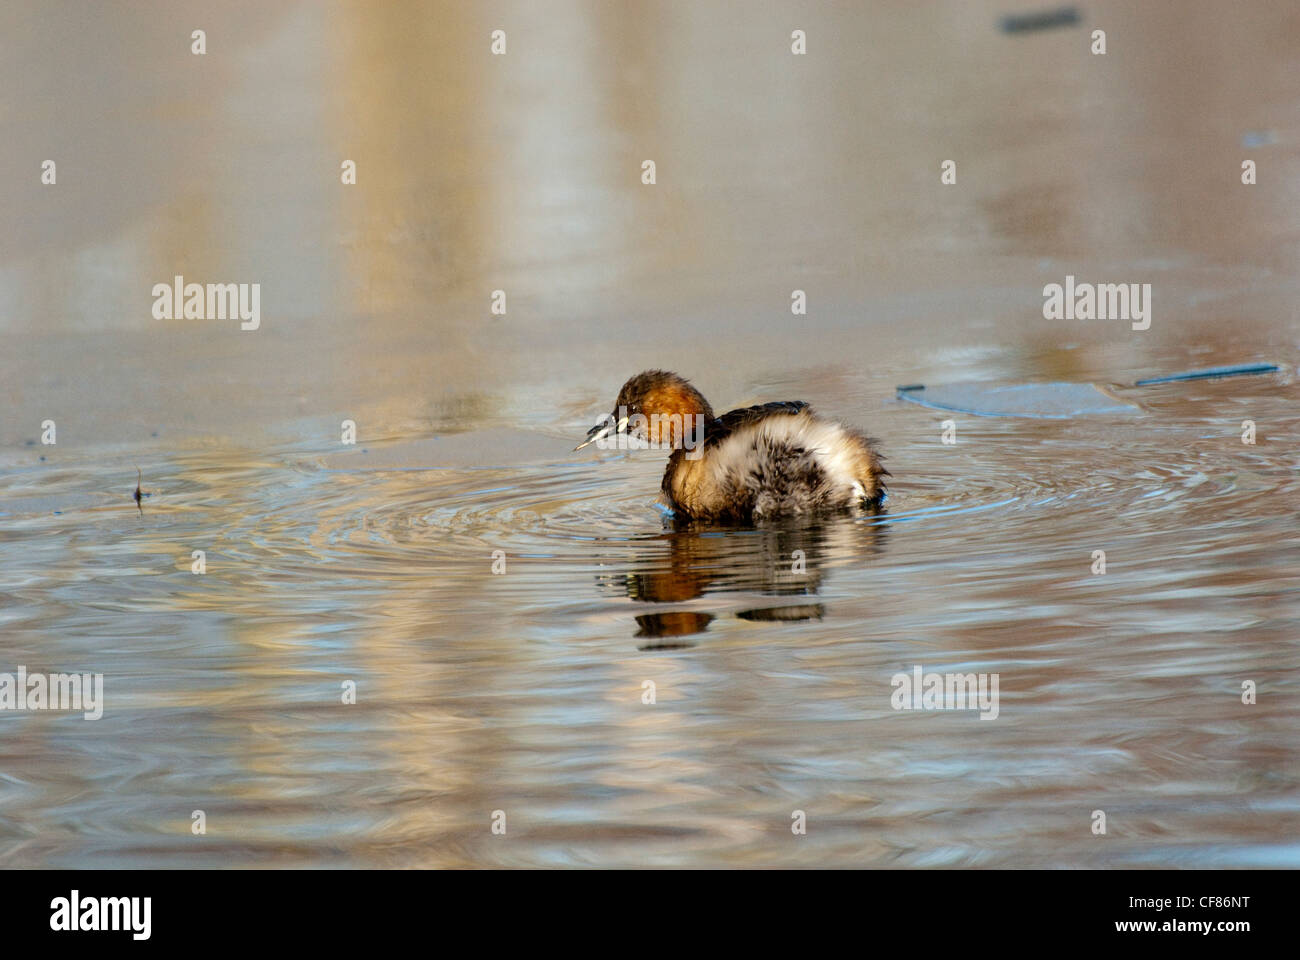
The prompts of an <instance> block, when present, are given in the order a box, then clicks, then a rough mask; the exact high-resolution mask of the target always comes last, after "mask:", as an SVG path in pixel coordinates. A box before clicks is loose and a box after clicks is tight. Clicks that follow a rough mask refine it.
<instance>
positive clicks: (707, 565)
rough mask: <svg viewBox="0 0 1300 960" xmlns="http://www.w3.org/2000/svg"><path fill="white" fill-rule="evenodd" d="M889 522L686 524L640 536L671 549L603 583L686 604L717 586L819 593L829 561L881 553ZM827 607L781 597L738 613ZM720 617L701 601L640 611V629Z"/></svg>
mask: <svg viewBox="0 0 1300 960" xmlns="http://www.w3.org/2000/svg"><path fill="white" fill-rule="evenodd" d="M887 530H888V528H887V527H885V526H884V525H881V524H876V523H865V522H863V521H862V520H861V519H858V518H853V517H841V518H834V519H823V520H820V521H808V520H805V521H802V522H800V521H784V522H782V523H780V524H772V525H764V526H761V527H756V528H752V529H748V530H737V529H734V528H731V529H727V528H716V527H710V526H707V525H701V524H687V525H680V526H679V528H678V529H676V530H674V531H672V532H669V533H665V534H664V535H662V536H661V537H656V538H654V540H653V541H641V543H643V544H644V543H646V542H657V541H662V542H664V543H666V545H667V553H666V555H664V554H659V555H653V556H651V555H644V554H643V555H642V556H641V557H639V558H638V560H637V561H636V562H635V563H634V565H633V566H632V567H631V568H630V569H628V570H627V571H626V572H625V573H623V574H621V575H604V576H601V577H598V578H597V584H598V585H599V586H600V587H602V588H603V589H605V590H607V591H611V592H614V591H617V592H618V593H619V594H622V595H626V596H627V597H629V598H630V599H632V600H635V601H638V602H641V603H650V604H685V603H687V602H689V601H691V600H695V599H696V598H699V597H702V596H705V595H706V594H713V593H758V594H763V595H766V596H771V597H786V598H792V597H812V596H815V595H816V594H817V591H818V590H819V589H820V587H821V584H822V580H823V576H824V572H823V571H824V568H825V566H826V564H827V562H828V561H836V560H843V561H845V562H848V561H852V560H861V559H862V558H863V557H865V556H870V555H871V554H873V553H878V552H879V551H880V550H881V549H882V547H883V543H884V538H885V537H886V536H887ZM824 613H825V609H824V607H823V606H822V605H821V604H820V603H793V604H792V603H777V604H772V605H767V606H757V607H754V608H752V609H746V610H741V611H738V612H736V613H735V616H736V617H738V618H739V619H742V620H750V621H763V620H767V621H793V620H820V619H821V618H822V616H823V615H824ZM714 619H716V614H714V613H710V612H707V611H702V610H698V609H684V610H683V609H676V610H666V611H663V612H658V611H656V612H653V613H643V614H639V615H637V617H636V622H637V626H638V628H639V629H638V632H637V636H638V637H670V636H682V635H684V634H691V633H701V632H703V631H704V630H706V629H708V626H709V624H710V623H712V621H713V620H714ZM654 646H655V647H656V648H662V647H663V646H665V645H663V644H656V645H654ZM643 649H644V648H643Z"/></svg>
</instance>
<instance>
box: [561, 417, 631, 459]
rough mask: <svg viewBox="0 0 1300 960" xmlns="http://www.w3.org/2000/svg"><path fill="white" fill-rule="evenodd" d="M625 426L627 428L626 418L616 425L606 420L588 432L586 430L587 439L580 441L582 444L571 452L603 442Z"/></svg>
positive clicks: (611, 420) (610, 420) (612, 421)
mask: <svg viewBox="0 0 1300 960" xmlns="http://www.w3.org/2000/svg"><path fill="white" fill-rule="evenodd" d="M626 426H627V417H624V418H623V419H622V420H620V421H618V423H615V422H614V420H613V419H612V418H611V419H608V420H604V421H602V422H600V423H598V424H596V425H595V426H594V427H592V428H591V429H590V430H588V431H587V439H586V440H584V441H582V443H580V444H578V445H577V446H576V447H574V448H573V450H574V452H575V453H576V452H577V451H579V450H581V449H582V448H583V447H589V446H591V445H592V444H593V443H595V442H596V441H597V440H604V439H605V438H606V437H608V436H609V435H610V434H611V433H618V432H619V431H620V430H622V429H624V428H625V427H626Z"/></svg>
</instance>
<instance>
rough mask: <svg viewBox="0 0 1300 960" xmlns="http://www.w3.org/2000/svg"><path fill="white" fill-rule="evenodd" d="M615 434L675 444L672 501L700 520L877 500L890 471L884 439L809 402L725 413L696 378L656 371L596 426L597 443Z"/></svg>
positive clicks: (626, 391)
mask: <svg viewBox="0 0 1300 960" xmlns="http://www.w3.org/2000/svg"><path fill="white" fill-rule="evenodd" d="M614 432H619V433H622V432H626V433H628V434H631V435H633V436H639V437H642V438H644V439H648V440H650V441H651V442H652V443H664V444H667V445H669V446H672V447H673V448H674V449H673V452H672V454H671V455H670V456H669V458H668V467H667V469H666V470H665V471H664V479H663V486H662V493H663V499H664V501H665V502H666V503H667V505H668V506H669V507H671V508H672V509H673V511H674V512H675V513H676V514H678V515H679V516H681V517H685V518H688V519H692V520H711V521H730V522H736V521H739V522H752V521H755V520H766V519H772V518H776V517H788V516H800V515H805V514H813V513H821V512H827V511H832V510H844V509H849V508H854V507H875V506H878V505H879V504H880V502H881V500H882V499H883V497H884V483H883V481H882V477H884V476H888V471H886V470H885V469H884V468H883V467H882V466H881V465H880V458H879V455H878V454H877V453H876V450H875V445H874V443H873V442H872V441H871V440H870V439H869V438H867V437H866V436H864V435H863V434H861V433H859V432H858V431H856V430H853V429H851V428H848V427H844V426H842V425H840V424H838V423H835V422H834V421H831V420H824V419H822V418H821V417H818V416H817V415H816V414H815V413H813V410H812V408H811V407H810V406H809V405H808V404H806V403H804V402H803V401H801V400H793V401H778V402H776V403H765V404H760V405H758V406H753V407H744V408H741V409H738V410H732V411H730V412H728V413H724V414H723V415H722V416H720V417H715V416H714V415H713V411H712V408H711V407H710V406H709V404H708V401H707V400H705V399H704V397H703V395H702V394H700V393H699V391H698V390H696V389H695V388H694V387H693V386H691V385H690V384H689V383H688V382H687V381H685V380H683V379H682V378H681V377H679V376H677V375H676V374H673V373H667V372H664V371H661V370H651V371H648V372H646V373H642V374H638V375H637V376H635V377H633V378H632V379H631V380H629V381H628V382H627V383H626V384H625V385H624V387H623V389H622V391H621V392H620V393H619V399H618V401H617V403H616V406H615V411H614V413H613V414H612V415H611V417H610V419H609V422H608V423H607V424H600V425H597V426H596V427H593V428H592V430H591V432H590V434H589V435H588V436H589V439H588V441H587V443H591V442H594V441H596V440H600V439H603V438H604V437H605V436H607V435H609V434H610V433H614ZM585 445H586V444H583V446H585Z"/></svg>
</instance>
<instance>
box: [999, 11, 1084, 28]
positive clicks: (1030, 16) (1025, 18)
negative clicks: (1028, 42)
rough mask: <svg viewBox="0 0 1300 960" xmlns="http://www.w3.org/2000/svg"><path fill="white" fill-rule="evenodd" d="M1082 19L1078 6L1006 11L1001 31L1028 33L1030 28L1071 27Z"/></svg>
mask: <svg viewBox="0 0 1300 960" xmlns="http://www.w3.org/2000/svg"><path fill="white" fill-rule="evenodd" d="M1080 19H1082V18H1081V17H1080V16H1079V8H1078V7H1057V8H1055V9H1053V10H1035V11H1032V12H1030V13H1008V14H1007V15H1006V16H1004V17H1003V18H1002V32H1003V33H1029V32H1030V31H1031V30H1051V29H1053V28H1054V27H1072V26H1074V25H1075V24H1076V23H1078V22H1079V21H1080Z"/></svg>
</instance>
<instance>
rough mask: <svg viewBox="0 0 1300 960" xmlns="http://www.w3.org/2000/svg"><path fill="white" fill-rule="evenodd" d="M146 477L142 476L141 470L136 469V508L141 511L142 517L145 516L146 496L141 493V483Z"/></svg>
mask: <svg viewBox="0 0 1300 960" xmlns="http://www.w3.org/2000/svg"><path fill="white" fill-rule="evenodd" d="M143 480H144V477H143V476H141V474H140V468H139V467H136V468H135V508H136V509H137V510H139V511H140V516H142V517H143V516H144V494H142V493H141V492H140V483H141V482H142V481H143Z"/></svg>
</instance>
